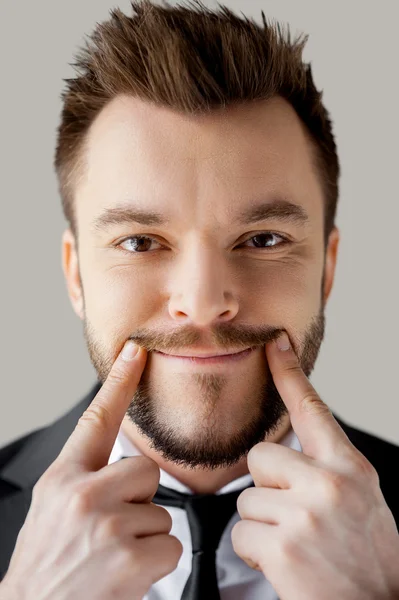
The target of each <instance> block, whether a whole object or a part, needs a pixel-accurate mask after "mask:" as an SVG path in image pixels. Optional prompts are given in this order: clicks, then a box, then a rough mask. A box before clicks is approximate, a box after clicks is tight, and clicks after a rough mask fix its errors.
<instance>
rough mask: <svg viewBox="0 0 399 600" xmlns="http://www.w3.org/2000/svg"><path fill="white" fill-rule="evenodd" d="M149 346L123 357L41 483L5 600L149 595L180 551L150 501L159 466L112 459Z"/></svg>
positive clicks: (0, 591) (0, 593)
mask: <svg viewBox="0 0 399 600" xmlns="http://www.w3.org/2000/svg"><path fill="white" fill-rule="evenodd" d="M145 362H146V352H145V350H144V349H143V348H140V349H139V353H138V355H137V356H136V357H135V358H133V359H132V360H128V361H125V360H123V358H122V356H121V355H120V356H119V357H118V358H117V359H116V361H115V363H114V365H113V367H112V369H111V371H110V373H109V375H108V377H107V379H106V381H105V382H104V384H103V386H102V387H101V389H100V390H99V392H98V394H97V395H96V397H95V398H94V400H93V401H92V403H91V404H90V406H89V407H88V409H87V410H86V411H85V412H84V413H83V415H82V416H81V418H80V420H79V422H78V424H77V426H76V428H75V431H74V432H73V433H72V434H71V436H70V438H69V439H68V440H67V442H66V444H65V445H64V447H63V449H62V450H61V453H60V454H59V456H58V457H57V458H56V460H55V461H54V462H53V463H52V464H51V465H50V467H49V468H48V469H47V471H46V472H45V473H44V474H43V475H42V477H41V478H40V479H39V481H38V482H37V483H36V485H35V487H34V488H33V495H32V503H31V506H30V509H29V512H28V515H27V518H26V521H25V523H24V525H23V527H22V528H21V530H20V532H19V535H18V538H17V543H16V546H15V549H14V553H13V555H12V557H11V562H10V566H9V569H8V571H7V573H6V576H5V578H4V579H3V582H2V583H1V585H0V598H4V599H5V598H7V599H8V598H10V599H11V598H18V599H21V600H25V599H26V600H31V599H33V598H34V599H35V600H54V599H55V598H56V599H57V600H86V598H90V599H91V600H110V598H118V600H141V598H142V597H143V596H144V595H145V594H146V593H147V592H148V590H149V588H150V587H151V585H152V584H153V583H155V582H156V581H158V580H159V579H161V578H162V577H164V576H165V575H168V574H169V573H171V572H172V571H174V569H175V568H176V566H177V563H178V561H179V559H180V556H181V553H182V545H181V543H180V542H179V540H178V539H177V538H176V537H174V536H172V535H170V534H169V532H170V530H171V527H172V519H171V517H170V515H169V513H168V512H167V511H166V510H165V509H164V508H162V507H161V506H156V505H155V504H153V503H152V502H151V500H152V498H153V497H154V494H155V492H156V490H157V487H158V483H159V476H160V471H159V467H158V465H157V464H156V463H155V462H154V461H153V460H151V459H150V458H148V457H146V456H135V457H130V458H126V459H124V460H120V461H118V462H115V463H113V464H110V465H109V464H108V461H109V456H110V454H111V450H112V447H113V445H114V443H115V440H116V437H117V434H118V431H119V428H120V426H121V423H122V419H123V417H124V416H125V413H126V411H127V409H128V407H129V404H130V402H131V399H132V397H133V395H134V392H135V390H136V387H137V384H138V382H139V380H140V377H141V374H142V371H143V368H144V365H145Z"/></svg>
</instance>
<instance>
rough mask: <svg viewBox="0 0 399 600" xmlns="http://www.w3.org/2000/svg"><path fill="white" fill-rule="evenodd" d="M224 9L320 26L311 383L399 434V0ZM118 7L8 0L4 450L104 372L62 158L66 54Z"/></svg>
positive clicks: (368, 421) (1, 62) (2, 134)
mask: <svg viewBox="0 0 399 600" xmlns="http://www.w3.org/2000/svg"><path fill="white" fill-rule="evenodd" d="M172 3H173V2H171V4H172ZM204 3H205V4H207V5H208V6H215V3H214V2H211V1H208V2H204ZM225 4H226V5H228V6H229V7H230V8H232V9H233V10H235V11H236V12H237V13H240V11H242V12H244V13H245V14H248V15H252V16H253V17H255V18H256V19H257V20H258V21H259V22H260V19H261V10H262V9H263V10H264V11H265V14H266V16H268V17H272V18H275V19H278V20H282V21H285V22H287V23H289V24H290V27H291V31H292V33H293V35H296V34H297V33H299V32H301V31H304V32H306V33H309V34H310V38H309V40H308V42H307V45H306V47H305V51H304V59H305V60H306V61H311V63H312V68H313V74H314V78H315V81H316V85H317V87H318V88H321V89H323V90H324V102H325V104H326V106H327V109H328V110H329V111H330V112H331V115H332V118H333V123H334V131H335V134H336V140H337V144H338V152H339V156H340V160H341V165H342V178H341V196H340V200H339V209H338V221H337V223H338V226H339V227H340V229H341V234H342V240H341V247H340V255H339V259H338V268H337V273H336V281H335V287H334V289H333V292H332V295H331V298H330V303H329V305H328V307H327V312H326V316H327V330H326V338H325V341H324V344H323V346H322V350H321V353H320V356H319V359H318V362H317V366H316V369H315V371H314V373H313V375H312V377H311V379H312V382H313V384H314V385H315V387H316V389H317V390H318V391H319V393H320V394H321V396H322V398H323V399H324V400H325V402H327V403H328V404H329V405H330V407H331V408H332V409H333V410H334V411H335V412H336V413H337V414H338V415H339V416H340V417H341V418H343V419H344V420H346V421H347V422H349V423H352V424H353V425H356V426H357V427H359V428H362V429H365V430H367V431H369V432H371V433H374V434H377V435H380V436H381V437H384V438H385V439H388V440H391V441H394V442H396V443H399V431H398V417H399V394H398V389H397V388H398V381H397V380H398V372H399V368H398V366H397V362H398V344H397V339H398V334H399V320H398V308H399V292H398V277H399V275H398V267H397V264H398V243H399V237H398V223H399V202H398V200H399V198H398V168H399V160H398V158H399V156H398V155H399V151H398V138H399V116H398V105H399V97H398V96H399V94H398V91H399V85H398V41H397V22H398V17H399V2H398V0H383V1H381V0H380V1H379V2H364V0H350V1H348V0H339V1H337V0H335V1H334V2H327V1H326V0H301V1H298V0H269V1H263V2H261V1H256V0H252V1H249V0H245V1H244V0H226V2H225ZM115 6H120V7H121V8H122V9H123V10H124V11H125V12H129V14H130V12H131V10H130V2H128V0H120V2H119V3H118V2H115V3H114V2H111V1H110V0H95V1H94V0H92V1H87V0H86V1H85V2H82V0H68V2H64V1H62V2H61V1H60V0H37V1H36V2H27V1H25V2H17V1H16V0H13V1H8V2H6V1H5V0H0V73H1V79H0V90H1V94H0V109H1V110H0V124H1V128H0V154H1V155H0V165H1V166H0V169H1V173H0V175H1V177H0V194H1V200H2V202H1V210H2V215H1V237H0V239H1V248H0V249H1V254H0V256H1V280H0V281H1V296H0V298H1V311H0V314H1V367H2V368H1V402H2V404H1V413H0V446H1V445H4V444H5V443H7V442H8V441H11V440H13V439H15V438H17V437H19V436H20V435H22V434H24V433H25V432H28V431H30V430H32V429H34V428H37V427H40V426H42V425H45V424H48V423H50V422H52V421H53V420H54V419H56V418H57V417H58V416H61V414H63V413H64V412H66V411H67V410H68V409H69V408H70V407H72V406H73V405H74V404H75V403H77V402H78V400H79V399H80V398H81V397H82V396H83V395H84V394H86V393H87V391H88V389H89V388H90V386H91V385H92V384H93V382H94V380H95V371H94V369H93V367H92V366H91V363H90V360H89V357H88V353H87V350H86V346H85V342H84V338H83V327H82V323H81V321H80V320H79V319H78V318H77V317H76V316H75V313H74V312H73V310H72V307H71V306H70V304H69V299H68V297H67V293H66V286H65V283H64V279H63V274H62V270H61V234H62V231H63V229H64V227H65V221H64V218H63V216H62V212H61V205H60V199H59V196H58V193H57V186H56V180H55V175H54V173H53V169H52V160H53V152H54V145H55V130H56V126H57V124H58V118H59V113H60V109H61V100H60V92H61V89H62V85H63V84H62V78H66V77H71V76H73V70H72V68H71V67H70V66H69V64H68V63H70V62H72V60H73V52H74V51H75V50H76V48H77V46H78V45H79V44H81V42H82V40H83V36H84V34H85V33H89V32H90V31H91V30H92V28H93V26H94V25H95V22H96V21H101V20H104V19H106V18H107V16H108V12H109V10H110V9H111V8H113V7H115Z"/></svg>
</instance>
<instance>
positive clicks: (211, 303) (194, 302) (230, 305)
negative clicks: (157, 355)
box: [169, 241, 238, 327]
mask: <svg viewBox="0 0 399 600" xmlns="http://www.w3.org/2000/svg"><path fill="white" fill-rule="evenodd" d="M218 252H219V255H218ZM231 279H232V278H231V277H229V273H228V264H227V261H226V258H225V257H224V256H223V255H222V254H220V249H219V250H217V249H216V248H210V247H206V246H204V244H203V243H200V242H199V241H198V242H197V243H195V244H192V247H191V249H190V250H189V251H188V252H187V253H186V256H185V257H184V258H183V259H182V260H181V262H180V264H179V266H178V267H177V268H176V271H175V272H174V277H173V278H172V280H171V281H170V282H169V284H170V294H169V314H170V315H171V317H172V318H173V319H174V320H176V321H178V322H180V323H182V324H183V323H184V324H188V323H190V324H192V325H196V326H197V327H207V326H209V325H212V324H214V323H215V322H220V321H229V320H231V319H234V317H235V316H236V314H237V312H238V299H237V294H236V293H235V290H234V289H232V286H231V285H230V284H229V283H228V282H229V281H230V280H231Z"/></svg>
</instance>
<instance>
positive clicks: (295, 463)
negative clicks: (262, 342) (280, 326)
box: [232, 336, 399, 600]
mask: <svg viewBox="0 0 399 600" xmlns="http://www.w3.org/2000/svg"><path fill="white" fill-rule="evenodd" d="M285 337H286V340H287V341H288V336H285ZM266 353H267V358H268V362H269V365H270V370H271V372H272V375H273V380H274V382H275V385H276V387H277V389H278V391H279V393H280V395H281V397H282V399H283V401H284V403H285V405H286V407H287V409H288V411H289V415H290V419H291V424H292V427H293V429H294V431H295V433H296V435H297V436H298V439H299V441H300V443H301V446H302V450H303V453H300V452H296V451H295V450H292V449H290V448H287V447H285V446H281V445H279V444H273V443H268V442H261V443H260V444H257V445H256V446H254V447H253V448H252V449H251V451H250V452H249V453H248V469H249V471H250V473H251V475H252V477H253V479H254V483H255V487H253V488H248V489H247V490H244V491H243V492H242V493H241V494H240V496H239V498H238V502H237V508H238V512H239V514H240V516H241V518H242V520H241V521H239V522H238V523H237V524H236V525H235V526H234V528H233V531H232V542H233V547H234V550H235V552H236V553H237V554H238V555H239V556H240V557H241V558H242V559H243V560H244V561H245V562H247V564H249V565H250V566H251V567H253V568H257V569H259V570H261V571H262V572H263V573H264V575H265V577H266V578H267V579H268V580H269V581H270V583H271V584H272V585H273V587H274V589H275V590H276V592H277V593H278V594H279V596H280V598H281V600H337V599H338V598H339V600H388V599H389V600H393V599H397V598H399V535H398V530H397V527H396V524H395V521H394V518H393V515H392V513H391V511H390V510H389V508H388V506H387V504H386V502H385V499H384V497H383V495H382V492H381V489H380V486H379V480H378V475H377V472H376V471H375V469H374V467H373V466H372V465H371V464H370V462H369V461H368V460H367V459H366V458H365V457H364V456H363V454H361V453H360V452H359V451H358V450H357V449H356V448H355V447H354V446H353V445H352V444H351V442H350V441H349V439H348V437H347V436H346V434H345V433H344V431H343V430H342V428H341V427H340V426H339V425H338V423H337V421H336V420H335V419H334V417H333V415H332V414H331V412H330V410H329V409H328V407H327V406H326V404H324V402H323V401H322V400H321V399H320V397H319V396H318V394H317V393H316V391H315V389H314V388H313V386H312V385H311V383H310V381H309V379H308V378H307V377H306V376H305V374H304V372H303V371H302V369H301V367H300V365H299V362H298V360H297V357H296V355H295V353H294V351H293V350H292V348H291V347H289V348H288V349H287V350H286V351H282V350H279V349H278V347H277V344H276V343H275V342H274V343H271V344H268V345H267V347H266ZM395 467H396V466H395ZM392 476H393V477H396V471H395V470H393V472H392Z"/></svg>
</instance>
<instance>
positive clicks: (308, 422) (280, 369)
mask: <svg viewBox="0 0 399 600" xmlns="http://www.w3.org/2000/svg"><path fill="white" fill-rule="evenodd" d="M284 335H285V336H286V339H285V338H284V341H285V342H286V345H288V347H287V348H286V350H280V349H279V347H278V344H277V341H278V340H276V341H274V342H272V343H270V344H267V345H266V349H267V350H266V351H267V357H268V363H269V366H270V370H271V373H272V376H273V381H274V383H275V385H276V388H277V390H278V392H279V394H280V396H281V398H282V400H283V402H284V404H285V406H286V407H287V409H288V412H289V415H290V419H291V424H292V427H293V429H294V431H295V433H296V435H297V436H298V439H299V441H300V443H301V446H302V450H303V452H304V453H305V454H306V455H308V456H310V457H312V458H322V457H325V456H326V455H329V456H332V455H337V454H341V455H342V454H343V453H347V451H348V449H350V448H352V447H353V446H352V444H351V442H350V440H349V438H348V436H347V435H346V433H345V432H344V431H343V429H342V428H341V427H340V425H339V424H338V423H337V421H336V420H335V418H334V416H333V414H332V413H331V411H330V409H329V408H328V406H327V404H325V403H324V402H323V400H322V399H321V398H320V396H319V395H318V393H317V392H316V390H315V388H314V387H313V385H312V384H311V383H310V381H309V379H308V378H307V377H306V375H305V373H304V372H303V370H302V367H301V365H300V363H299V360H298V358H297V356H296V354H295V352H294V350H293V348H292V346H291V343H290V341H289V338H288V335H287V334H286V333H285V334H284ZM282 338H283V336H281V338H279V339H282Z"/></svg>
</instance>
